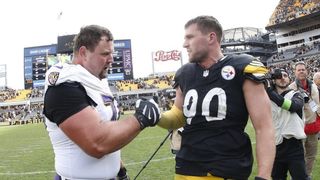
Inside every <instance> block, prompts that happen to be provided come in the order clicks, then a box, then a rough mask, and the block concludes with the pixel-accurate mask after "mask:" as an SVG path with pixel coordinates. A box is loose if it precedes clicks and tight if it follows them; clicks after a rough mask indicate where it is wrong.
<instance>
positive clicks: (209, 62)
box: [158, 16, 275, 180]
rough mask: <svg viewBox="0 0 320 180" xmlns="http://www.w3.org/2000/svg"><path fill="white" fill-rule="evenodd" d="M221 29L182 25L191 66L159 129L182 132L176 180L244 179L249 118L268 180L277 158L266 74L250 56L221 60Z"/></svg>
mask: <svg viewBox="0 0 320 180" xmlns="http://www.w3.org/2000/svg"><path fill="white" fill-rule="evenodd" d="M221 37H222V28H221V25H220V23H219V22H218V21H217V20H216V19H215V18H214V17H211V16H199V17H196V18H194V19H191V20H190V21H188V22H187V23H186V25H185V37H184V38H185V41H184V44H183V47H184V48H186V49H187V52H188V55H189V62H190V63H187V64H185V65H183V66H182V67H181V68H180V69H179V70H178V71H177V72H176V75H175V84H174V87H175V88H176V99H175V102H174V105H173V107H172V108H171V110H169V111H166V112H164V113H163V114H162V117H161V119H160V121H159V123H158V125H159V126H161V127H163V128H166V129H176V128H179V127H182V126H184V131H182V142H181V149H180V150H179V152H178V153H177V156H176V175H175V179H176V180H195V179H197V180H198V179H199V180H218V179H219V180H220V179H221V180H224V179H237V180H239V179H240V180H243V179H248V178H249V176H250V174H251V171H252V164H253V155H252V147H251V141H250V139H249V137H248V135H247V134H246V133H245V132H244V130H245V127H246V125H247V121H248V118H249V115H250V119H251V121H252V124H253V127H254V129H255V134H256V158H257V159H256V160H257V164H258V172H257V173H258V174H257V175H256V177H255V179H270V178H271V170H272V165H273V161H274V156H275V140H274V129H273V126H272V118H271V108H270V100H269V98H268V95H267V93H266V91H265V89H264V85H263V83H262V82H263V81H264V76H265V74H266V73H267V69H266V68H265V67H264V66H263V64H262V63H261V62H260V61H259V60H257V59H255V58H253V57H252V56H249V55H231V56H224V55H223V54H222V52H221V48H220V41H221Z"/></svg>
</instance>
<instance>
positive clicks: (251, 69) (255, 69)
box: [243, 56, 268, 82]
mask: <svg viewBox="0 0 320 180" xmlns="http://www.w3.org/2000/svg"><path fill="white" fill-rule="evenodd" d="M244 59H245V61H247V62H248V63H247V64H246V65H245V67H244V69H243V72H244V76H245V78H246V79H251V80H253V81H256V82H264V81H265V79H266V76H267V73H268V69H267V68H266V67H265V66H264V65H263V64H262V62H261V61H260V60H259V59H257V58H254V57H252V56H244Z"/></svg>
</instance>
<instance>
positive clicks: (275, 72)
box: [266, 68, 282, 79]
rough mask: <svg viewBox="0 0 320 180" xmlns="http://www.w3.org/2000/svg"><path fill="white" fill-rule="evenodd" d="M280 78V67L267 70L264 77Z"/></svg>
mask: <svg viewBox="0 0 320 180" xmlns="http://www.w3.org/2000/svg"><path fill="white" fill-rule="evenodd" d="M281 78H282V72H281V69H279V68H276V69H274V70H273V71H271V72H269V73H268V74H267V76H266V79H281Z"/></svg>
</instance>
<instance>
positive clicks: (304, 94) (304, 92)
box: [299, 88, 310, 103]
mask: <svg viewBox="0 0 320 180" xmlns="http://www.w3.org/2000/svg"><path fill="white" fill-rule="evenodd" d="M299 91H300V94H301V96H302V97H303V100H304V103H307V102H309V100H310V98H309V95H308V93H307V92H306V91H305V90H304V89H302V88H299Z"/></svg>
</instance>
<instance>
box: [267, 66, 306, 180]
mask: <svg viewBox="0 0 320 180" xmlns="http://www.w3.org/2000/svg"><path fill="white" fill-rule="evenodd" d="M289 84H290V77H289V74H288V72H286V71H285V70H284V69H275V70H274V71H272V72H271V73H269V75H268V78H267V80H266V86H267V88H266V90H267V93H268V95H269V98H270V99H271V110H272V119H273V125H274V128H275V133H276V134H275V137H276V158H275V161H274V165H273V169H272V179H286V177H287V172H288V171H289V173H290V175H291V177H292V179H299V180H308V175H307V172H306V169H305V161H304V149H303V142H302V140H303V139H305V138H306V134H305V133H304V120H303V115H302V111H303V105H304V98H303V97H302V93H300V92H299V91H295V90H292V89H290V88H289V87H288V86H289ZM284 164H286V165H284Z"/></svg>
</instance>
